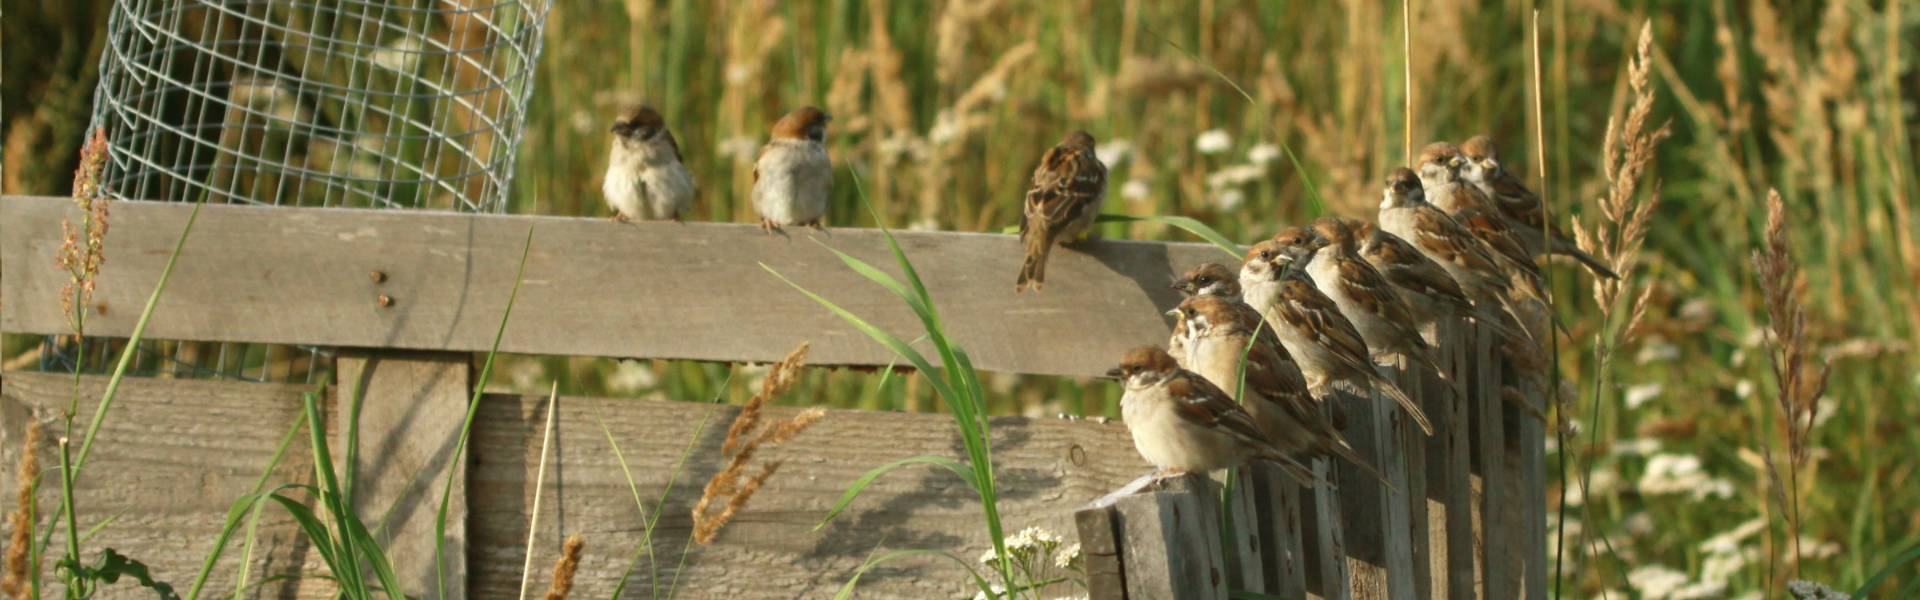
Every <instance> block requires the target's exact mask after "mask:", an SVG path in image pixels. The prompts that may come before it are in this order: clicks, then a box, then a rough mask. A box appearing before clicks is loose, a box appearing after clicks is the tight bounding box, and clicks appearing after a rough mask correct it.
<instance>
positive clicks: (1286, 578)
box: [1238, 463, 1307, 598]
mask: <svg viewBox="0 0 1920 600" xmlns="http://www.w3.org/2000/svg"><path fill="white" fill-rule="evenodd" d="M1239 475H1240V482H1239V484H1238V485H1241V486H1244V487H1245V488H1246V489H1248V490H1251V492H1252V496H1253V513H1254V522H1253V526H1254V527H1255V528H1256V533H1255V536H1256V537H1257V538H1258V540H1259V543H1260V559H1261V561H1262V564H1261V568H1262V576H1261V579H1262V580H1263V581H1264V582H1265V584H1266V590H1265V592H1266V593H1268V594H1271V595H1275V596H1280V597H1282V598H1305V597H1307V574H1306V557H1305V556H1304V552H1305V550H1304V548H1303V547H1302V546H1301V540H1300V484H1301V482H1300V481H1298V480H1295V479H1294V478H1293V477H1291V476H1288V475H1287V473H1286V471H1283V470H1281V469H1280V468H1279V467H1276V466H1273V465H1270V464H1265V463H1261V464H1253V465H1248V466H1246V467H1243V468H1241V469H1240V471H1239Z"/></svg>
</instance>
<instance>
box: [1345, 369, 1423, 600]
mask: <svg viewBox="0 0 1920 600" xmlns="http://www.w3.org/2000/svg"><path fill="white" fill-rule="evenodd" d="M1332 398H1333V399H1334V401H1336V402H1339V403H1340V410H1342V411H1344V412H1345V413H1346V418H1347V429H1346V431H1345V433H1346V437H1347V443H1349V444H1352V445H1353V448H1354V450H1355V451H1356V452H1357V453H1358V454H1359V455H1360V457H1361V458H1363V459H1365V460H1367V461H1370V462H1372V463H1373V467H1374V468H1375V469H1377V470H1379V471H1380V473H1381V474H1383V475H1385V476H1386V478H1387V484H1386V485H1382V484H1381V483H1380V481H1379V480H1378V479H1376V478H1374V477H1373V475H1371V474H1369V473H1367V472H1366V471H1364V470H1361V469H1360V468H1359V467H1357V466H1354V465H1351V464H1347V463H1346V462H1345V461H1336V464H1338V465H1339V468H1338V470H1339V474H1340V479H1339V485H1340V524H1341V527H1342V530H1343V533H1344V534H1345V535H1346V548H1347V568H1348V573H1347V576H1348V581H1350V582H1351V588H1352V594H1353V597H1355V598H1394V599H1396V600H1397V599H1401V598H1411V597H1413V589H1412V588H1413V580H1412V578H1411V577H1410V575H1411V573H1410V571H1411V565H1412V562H1413V555H1412V552H1411V550H1410V549H1409V548H1408V545H1409V543H1410V542H1409V540H1408V539H1407V500H1406V497H1405V496H1404V495H1403V494H1405V493H1406V492H1405V491H1404V490H1405V489H1406V479H1407V470H1406V461H1405V459H1406V457H1405V455H1404V454H1401V453H1400V452H1399V448H1398V447H1399V442H1400V440H1401V434H1400V433H1398V431H1397V430H1396V429H1395V426H1396V425H1395V424H1396V422H1398V421H1399V420H1400V419H1399V418H1396V417H1398V413H1399V412H1400V409H1399V408H1398V407H1397V406H1396V405H1395V404H1394V402H1393V401H1392V400H1389V399H1387V397H1386V395H1385V394H1382V393H1378V392H1375V393H1372V394H1368V395H1364V396H1361V395H1348V394H1344V393H1342V394H1337V395H1335V396H1333V397H1332ZM1388 486H1392V487H1391V488H1389V487H1388Z"/></svg>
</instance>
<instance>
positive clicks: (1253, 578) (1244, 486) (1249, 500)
mask: <svg viewBox="0 0 1920 600" xmlns="http://www.w3.org/2000/svg"><path fill="white" fill-rule="evenodd" d="M1253 468H1257V467H1256V466H1255V465H1244V466H1241V467H1240V468H1238V469H1234V470H1231V471H1228V473H1230V474H1231V475H1232V476H1233V477H1234V479H1233V481H1232V483H1233V485H1231V486H1228V487H1227V490H1226V493H1225V494H1224V498H1222V501H1223V502H1224V503H1225V504H1224V506H1223V508H1225V509H1226V510H1227V515H1226V516H1227V518H1226V520H1225V522H1224V523H1222V524H1223V525H1227V526H1228V527H1227V528H1226V529H1225V530H1224V531H1221V532H1220V535H1221V537H1222V539H1223V540H1224V541H1225V542H1226V545H1225V546H1224V547H1223V548H1222V550H1221V553H1222V554H1223V558H1225V559H1226V565H1227V580H1228V581H1229V582H1230V583H1231V586H1232V589H1236V590H1244V591H1249V592H1259V593H1266V591H1267V575H1266V570H1265V568H1264V565H1265V563H1266V556H1265V548H1264V547H1263V546H1262V544H1261V542H1262V540H1261V537H1262V536H1261V535H1260V532H1261V526H1260V521H1261V516H1260V515H1258V514H1257V513H1256V510H1257V506H1258V500H1256V499H1255V498H1254V493H1255V489H1254V487H1253V486H1251V485H1248V483H1250V481H1249V478H1248V477H1246V473H1247V471H1249V470H1250V469H1253Z"/></svg>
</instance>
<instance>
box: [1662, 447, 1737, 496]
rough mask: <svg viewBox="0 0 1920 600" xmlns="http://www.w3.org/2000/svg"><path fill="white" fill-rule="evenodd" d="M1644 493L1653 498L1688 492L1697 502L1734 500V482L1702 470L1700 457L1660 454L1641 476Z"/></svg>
mask: <svg viewBox="0 0 1920 600" xmlns="http://www.w3.org/2000/svg"><path fill="white" fill-rule="evenodd" d="M1639 487H1640V493H1642V494H1647V495H1650V496H1658V495H1662V494H1678V493H1683V492H1684V493H1687V494H1690V495H1692V497H1693V499H1694V500H1705V499H1707V498H1708V497H1710V496H1711V497H1718V498H1730V497H1732V496H1733V482H1731V481H1727V480H1725V479H1720V478H1717V477H1712V476H1709V475H1708V474H1707V472H1706V471H1705V470H1703V469H1701V467H1700V457H1698V456H1693V455H1691V454H1656V455H1654V456H1653V458H1651V459H1649V460H1647V470H1646V472H1645V473H1642V474H1641V475H1640V484H1639Z"/></svg>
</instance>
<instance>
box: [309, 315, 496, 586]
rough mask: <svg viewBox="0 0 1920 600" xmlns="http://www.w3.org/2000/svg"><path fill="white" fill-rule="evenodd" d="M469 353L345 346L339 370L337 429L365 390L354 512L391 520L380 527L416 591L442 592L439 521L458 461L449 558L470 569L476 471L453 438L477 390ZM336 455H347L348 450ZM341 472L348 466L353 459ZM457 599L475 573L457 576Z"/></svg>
mask: <svg viewBox="0 0 1920 600" xmlns="http://www.w3.org/2000/svg"><path fill="white" fill-rule="evenodd" d="M471 356H472V355H470V354H467V353H464V352H462V353H453V352H380V351H375V352H368V351H363V350H354V351H343V352H341V354H340V355H339V357H338V358H337V359H336V360H335V363H334V364H335V366H336V368H337V369H338V373H339V374H338V376H337V377H338V378H339V382H340V383H339V386H338V388H337V389H338V391H340V392H341V393H342V395H341V396H339V398H340V399H342V400H345V401H344V402H339V403H338V404H339V405H340V406H343V407H348V408H346V409H343V410H338V411H335V414H334V423H333V424H332V427H333V429H332V431H333V432H334V433H335V434H341V433H343V432H345V431H347V424H348V422H349V421H350V420H351V415H352V414H353V411H352V408H351V406H352V402H351V400H352V398H353V397H354V395H355V394H356V393H357V394H358V396H359V397H360V402H359V404H360V411H359V419H360V423H359V435H360V451H359V460H358V461H357V462H358V463H359V465H358V467H357V468H356V469H355V475H356V476H355V477H354V481H353V503H354V512H355V513H356V514H358V515H360V518H361V520H363V521H365V522H367V523H385V524H386V526H385V527H382V528H380V529H379V530H378V531H376V532H375V533H374V536H375V537H376V538H377V539H378V540H379V541H380V545H381V547H382V548H386V550H387V555H388V556H389V557H390V558H391V559H392V561H393V569H394V574H395V576H396V577H398V578H399V579H400V583H401V585H403V586H405V587H406V591H407V593H409V594H414V595H419V596H422V597H429V596H434V595H436V592H437V590H439V589H440V588H439V587H438V586H439V585H440V584H439V582H436V581H435V579H436V575H435V573H436V571H435V568H434V532H433V523H434V518H435V515H436V512H437V511H438V510H439V507H440V493H441V489H442V486H444V485H445V482H446V480H447V474H448V471H449V470H452V471H454V472H453V478H454V483H453V487H452V491H451V493H450V495H449V496H448V498H447V528H446V546H445V550H444V554H443V556H442V558H441V561H442V567H443V568H444V569H445V572H447V573H465V572H466V571H467V550H466V542H467V485H466V483H467V479H466V468H465V463H464V461H463V462H460V463H453V462H452V459H453V450H454V446H455V445H456V444H457V443H459V441H460V428H461V426H462V425H463V424H464V423H465V421H466V418H467V402H468V401H469V400H471V399H472V393H473V392H472V391H471V390H472V389H473V388H472V387H470V386H471V383H472V377H473V376H472V373H471V370H472V368H471V366H470V365H469V364H468V362H469V360H470V359H471ZM333 457H334V461H335V462H338V463H340V464H342V465H343V466H344V465H345V464H346V460H347V454H346V452H345V450H344V449H336V450H334V452H333ZM342 472H345V470H344V468H343V469H342ZM445 585H446V588H445V589H446V593H447V597H449V598H461V597H465V594H466V581H465V579H464V578H460V577H448V578H447V580H446V582H445Z"/></svg>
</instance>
